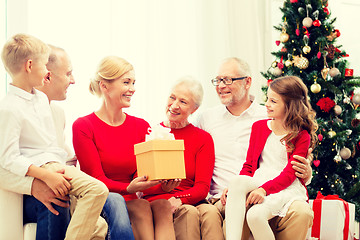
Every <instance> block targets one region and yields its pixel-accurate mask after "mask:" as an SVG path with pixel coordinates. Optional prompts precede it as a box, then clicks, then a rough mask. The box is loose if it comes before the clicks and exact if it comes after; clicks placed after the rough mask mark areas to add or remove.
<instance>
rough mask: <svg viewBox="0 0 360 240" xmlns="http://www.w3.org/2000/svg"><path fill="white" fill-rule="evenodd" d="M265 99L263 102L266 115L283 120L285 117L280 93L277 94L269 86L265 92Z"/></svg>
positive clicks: (283, 103)
mask: <svg viewBox="0 0 360 240" xmlns="http://www.w3.org/2000/svg"><path fill="white" fill-rule="evenodd" d="M267 98H268V99H267V101H266V103H265V106H266V109H267V115H268V117H269V118H273V119H278V120H284V119H285V102H284V100H283V98H282V97H281V95H279V94H277V93H276V92H274V91H273V90H271V88H269V89H268V92H267Z"/></svg>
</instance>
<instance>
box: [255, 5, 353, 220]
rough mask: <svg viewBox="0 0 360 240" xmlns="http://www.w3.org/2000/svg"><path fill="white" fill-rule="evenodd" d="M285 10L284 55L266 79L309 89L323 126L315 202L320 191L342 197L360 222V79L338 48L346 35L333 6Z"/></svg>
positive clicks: (317, 155) (314, 182) (316, 160)
mask: <svg viewBox="0 0 360 240" xmlns="http://www.w3.org/2000/svg"><path fill="white" fill-rule="evenodd" d="M280 9H281V11H282V12H283V17H282V22H281V24H279V25H278V26H275V29H276V30H278V31H279V32H281V33H280V40H279V41H276V44H277V45H278V46H279V49H280V50H279V51H277V52H272V54H273V55H274V57H275V61H274V62H273V63H272V65H271V67H270V68H269V69H268V70H267V72H264V73H262V74H263V76H264V77H265V78H266V79H267V80H268V82H270V81H271V80H272V79H274V78H277V77H279V76H284V75H296V76H299V77H300V78H301V79H302V80H303V81H304V83H305V84H306V85H307V86H308V88H309V97H310V101H311V105H312V107H313V109H314V110H315V111H316V113H317V121H318V124H319V129H318V139H319V141H318V145H317V146H316V148H315V149H314V151H313V155H314V161H313V179H312V181H311V184H310V185H309V186H308V192H309V196H310V198H315V197H316V194H317V191H321V193H322V194H323V195H329V194H332V195H333V194H335V195H339V197H340V198H342V199H344V200H346V201H348V202H352V203H354V204H355V206H356V219H357V221H359V220H360V208H359V207H360V184H359V177H360V172H359V171H360V143H359V140H360V133H359V131H360V126H359V124H360V120H359V119H358V118H360V116H359V115H358V116H357V113H358V111H359V110H360V107H359V108H358V106H359V105H360V91H359V90H358V89H357V88H358V87H359V86H360V80H359V77H354V76H353V70H352V69H349V68H348V66H349V65H348V62H347V60H346V57H347V56H348V54H347V53H346V52H345V51H344V50H342V49H341V48H342V46H339V45H337V44H336V41H337V38H338V37H340V31H339V30H338V29H335V27H334V23H335V21H336V18H333V19H332V18H331V17H330V16H331V13H330V11H329V8H328V2H327V0H285V2H284V5H283V7H282V8H280ZM263 90H264V91H266V87H264V89H263Z"/></svg>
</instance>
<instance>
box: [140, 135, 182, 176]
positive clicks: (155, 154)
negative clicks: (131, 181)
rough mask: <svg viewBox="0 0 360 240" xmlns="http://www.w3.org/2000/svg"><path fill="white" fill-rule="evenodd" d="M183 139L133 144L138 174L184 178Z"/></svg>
mask: <svg viewBox="0 0 360 240" xmlns="http://www.w3.org/2000/svg"><path fill="white" fill-rule="evenodd" d="M184 149H185V148H184V140H149V141H146V142H143V143H138V144H135V145H134V150H135V155H136V165H137V172H138V176H144V175H146V176H148V179H149V180H154V179H176V178H179V179H185V178H186V173H185V163H184Z"/></svg>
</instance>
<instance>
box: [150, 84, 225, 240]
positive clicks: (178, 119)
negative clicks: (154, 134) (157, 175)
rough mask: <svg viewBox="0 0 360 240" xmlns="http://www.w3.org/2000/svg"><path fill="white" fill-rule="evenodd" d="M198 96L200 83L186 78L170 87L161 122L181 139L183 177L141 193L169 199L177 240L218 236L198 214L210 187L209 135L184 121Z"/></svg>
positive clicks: (211, 155) (211, 146)
mask: <svg viewBox="0 0 360 240" xmlns="http://www.w3.org/2000/svg"><path fill="white" fill-rule="evenodd" d="M202 96H203V89H202V86H201V84H200V83H199V82H197V81H195V80H193V79H191V78H188V77H187V78H182V79H180V80H178V81H177V82H176V84H175V85H174V87H173V88H172V90H171V92H170V96H169V98H168V101H167V106H166V116H167V120H166V121H164V122H163V123H161V125H162V126H163V127H167V128H171V131H170V132H171V133H172V134H174V137H175V139H183V140H184V145H185V151H184V160H185V170H186V179H183V180H181V183H180V185H178V184H179V183H178V182H176V181H175V182H174V181H168V185H166V184H163V185H158V186H155V187H153V188H150V189H148V190H146V191H144V195H143V197H144V198H145V199H147V200H149V201H154V200H156V199H167V200H169V202H171V204H172V207H173V211H174V225H175V233H176V239H177V240H183V239H184V240H192V239H194V240H200V239H201V237H200V235H201V236H202V239H218V238H216V236H217V235H218V234H219V232H216V231H217V230H218V229H217V228H213V227H212V226H211V223H210V224H207V227H206V228H205V226H204V225H206V223H203V219H202V218H201V217H200V215H199V212H201V209H202V207H201V206H202V205H203V204H201V203H203V202H204V199H205V198H206V196H207V194H208V192H209V189H210V181H211V177H212V173H213V169H214V161H215V154H214V143H213V140H212V137H211V135H210V134H209V133H207V132H205V131H204V130H201V129H200V128H197V127H195V126H194V125H192V124H191V123H189V121H188V117H189V116H190V115H191V114H192V113H194V112H195V111H196V110H197V109H198V107H199V106H200V104H201V101H202ZM176 185H178V186H176ZM174 186H175V188H173V187H174ZM199 223H200V224H199ZM200 225H202V227H201V228H200ZM200 229H201V230H200ZM200 232H201V233H200ZM220 233H221V232H220Z"/></svg>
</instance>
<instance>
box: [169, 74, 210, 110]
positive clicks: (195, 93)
mask: <svg viewBox="0 0 360 240" xmlns="http://www.w3.org/2000/svg"><path fill="white" fill-rule="evenodd" d="M179 85H183V86H185V87H187V88H188V89H189V91H190V93H191V95H192V99H193V100H194V102H195V104H196V107H197V108H198V107H200V105H201V102H202V99H203V96H204V90H203V87H202V85H201V83H200V82H199V81H197V80H195V79H194V78H193V77H190V76H186V77H182V78H180V79H178V80H177V81H176V82H175V84H174V85H173V87H172V88H171V91H172V90H174V89H175V88H176V87H177V86H179Z"/></svg>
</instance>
